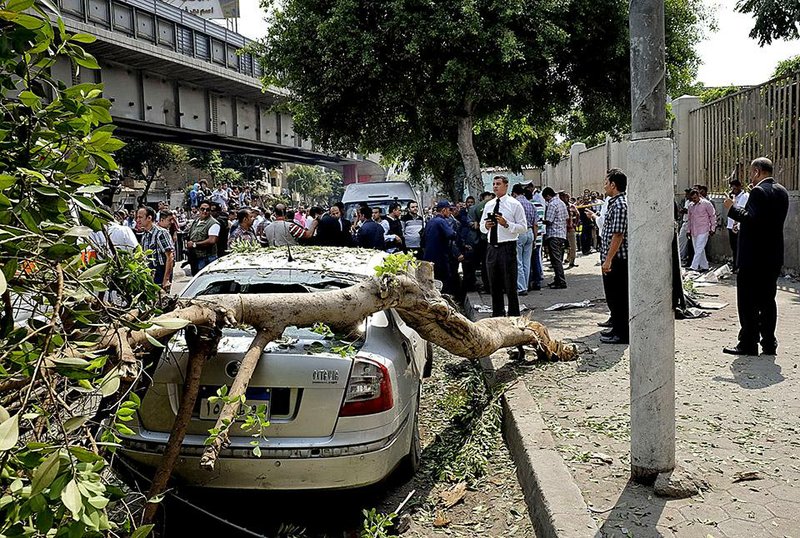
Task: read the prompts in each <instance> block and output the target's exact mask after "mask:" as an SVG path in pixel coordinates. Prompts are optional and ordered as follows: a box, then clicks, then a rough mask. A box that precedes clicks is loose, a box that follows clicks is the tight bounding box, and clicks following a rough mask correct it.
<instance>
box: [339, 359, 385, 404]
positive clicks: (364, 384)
mask: <svg viewBox="0 0 800 538" xmlns="http://www.w3.org/2000/svg"><path fill="white" fill-rule="evenodd" d="M393 405H394V398H393V397H392V381H391V379H389V370H387V369H386V367H385V366H384V365H382V364H379V363H377V362H375V361H372V360H369V359H364V358H361V357H356V359H355V361H353V371H352V372H351V374H350V379H349V380H348V382H347V390H346V392H345V396H344V403H343V404H342V409H341V411H339V416H340V417H355V416H359V415H370V414H372V413H380V412H381V411H386V410H387V409H391V408H392V406H393Z"/></svg>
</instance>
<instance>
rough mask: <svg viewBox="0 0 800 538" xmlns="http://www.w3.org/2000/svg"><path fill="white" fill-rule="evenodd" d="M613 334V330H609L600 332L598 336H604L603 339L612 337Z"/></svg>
mask: <svg viewBox="0 0 800 538" xmlns="http://www.w3.org/2000/svg"><path fill="white" fill-rule="evenodd" d="M613 334H614V330H613V329H609V330H607V331H603V332H601V333H600V336H605V337H608V336H611V335H613Z"/></svg>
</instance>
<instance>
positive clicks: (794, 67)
mask: <svg viewBox="0 0 800 538" xmlns="http://www.w3.org/2000/svg"><path fill="white" fill-rule="evenodd" d="M798 71H800V54H798V55H797V56H792V57H791V58H786V59H785V60H781V61H780V62H778V65H777V66H775V71H773V73H772V78H778V77H787V76H789V75H792V74H794V73H797V72H798Z"/></svg>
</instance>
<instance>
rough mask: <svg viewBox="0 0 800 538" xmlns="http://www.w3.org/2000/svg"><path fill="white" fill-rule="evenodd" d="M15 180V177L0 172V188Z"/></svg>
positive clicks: (11, 183)
mask: <svg viewBox="0 0 800 538" xmlns="http://www.w3.org/2000/svg"><path fill="white" fill-rule="evenodd" d="M16 182H17V178H16V177H14V176H11V175H8V174H0V189H7V188H9V187H10V186H11V185H13V184H14V183H16Z"/></svg>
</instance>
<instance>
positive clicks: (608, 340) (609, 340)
mask: <svg viewBox="0 0 800 538" xmlns="http://www.w3.org/2000/svg"><path fill="white" fill-rule="evenodd" d="M600 341H601V342H603V343H604V344H627V343H628V339H627V338H622V337H621V336H617V335H616V334H612V335H611V336H601V337H600Z"/></svg>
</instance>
